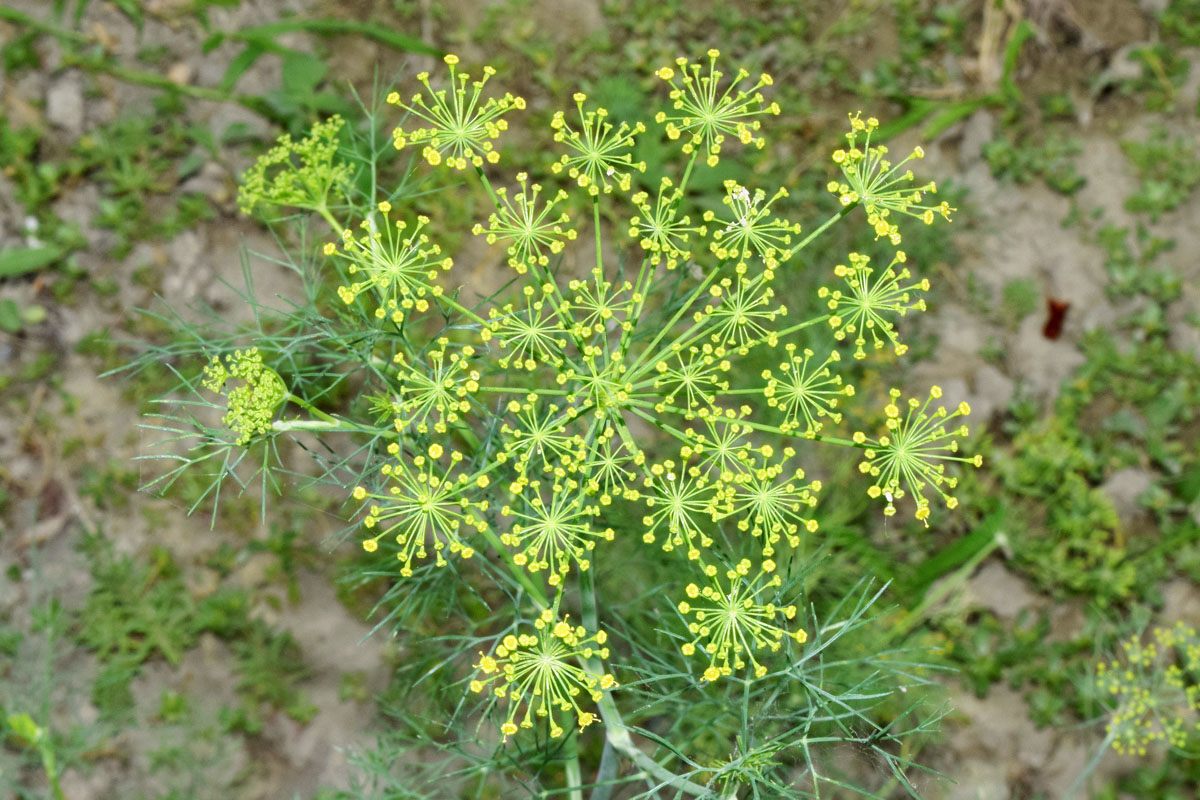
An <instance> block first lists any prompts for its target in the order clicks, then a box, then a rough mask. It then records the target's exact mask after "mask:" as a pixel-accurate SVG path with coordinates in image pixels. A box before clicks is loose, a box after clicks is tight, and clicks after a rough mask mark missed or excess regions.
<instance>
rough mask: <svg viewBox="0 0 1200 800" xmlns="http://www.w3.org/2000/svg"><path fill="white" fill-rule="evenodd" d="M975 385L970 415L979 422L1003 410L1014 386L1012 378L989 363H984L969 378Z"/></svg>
mask: <svg viewBox="0 0 1200 800" xmlns="http://www.w3.org/2000/svg"><path fill="white" fill-rule="evenodd" d="M971 383H972V385H973V386H974V387H975V391H974V393H973V394H972V395H971V400H970V402H971V410H972V411H973V412H974V413H973V414H972V416H974V417H975V418H976V419H978V420H979V421H980V422H984V421H987V420H989V419H991V417H992V415H994V414H996V413H997V412H1003V411H1004V409H1006V408H1008V404H1009V403H1010V402H1012V398H1013V393H1014V392H1015V391H1016V386H1015V384H1014V383H1013V381H1012V379H1011V378H1009V377H1008V376H1007V375H1005V374H1004V373H1003V372H1001V371H1000V370H998V369H996V368H995V367H993V366H992V365H991V364H984V365H983V366H982V367H980V368H979V369H977V370H975V375H974V377H973V378H972V380H971Z"/></svg>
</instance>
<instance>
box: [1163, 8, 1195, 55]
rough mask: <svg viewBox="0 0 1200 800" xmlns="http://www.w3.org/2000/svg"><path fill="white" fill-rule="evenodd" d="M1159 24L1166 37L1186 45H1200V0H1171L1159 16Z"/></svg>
mask: <svg viewBox="0 0 1200 800" xmlns="http://www.w3.org/2000/svg"><path fill="white" fill-rule="evenodd" d="M1159 24H1160V25H1161V31H1162V35H1163V37H1164V38H1169V39H1173V40H1175V41H1177V42H1178V43H1179V44H1181V45H1183V46H1185V47H1197V46H1200V2H1197V0H1171V3H1170V5H1168V6H1167V8H1166V9H1165V10H1164V11H1163V12H1162V15H1161V16H1160V17H1159Z"/></svg>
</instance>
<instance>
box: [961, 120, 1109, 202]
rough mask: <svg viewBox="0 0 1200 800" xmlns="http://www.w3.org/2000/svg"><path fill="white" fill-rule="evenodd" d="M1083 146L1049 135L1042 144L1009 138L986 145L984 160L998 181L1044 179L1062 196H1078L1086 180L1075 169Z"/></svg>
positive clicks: (1021, 181)
mask: <svg viewBox="0 0 1200 800" xmlns="http://www.w3.org/2000/svg"><path fill="white" fill-rule="evenodd" d="M1078 154H1079V143H1078V142H1075V141H1074V140H1071V139H1065V138H1059V137H1056V136H1049V137H1047V138H1046V139H1045V141H1043V142H1042V143H1041V144H1034V143H1032V142H1031V141H1028V140H1026V139H1018V138H1016V137H1013V136H1010V135H1005V136H1002V137H1001V138H998V139H993V140H992V141H990V142H988V143H986V144H984V146H983V157H984V159H986V160H987V163H988V166H989V167H991V170H992V174H993V175H995V176H996V177H997V178H1007V179H1009V180H1012V181H1014V182H1016V183H1027V182H1029V181H1030V180H1032V179H1033V178H1035V177H1040V178H1041V179H1042V180H1044V181H1045V182H1046V185H1047V186H1049V187H1050V188H1051V189H1053V190H1055V191H1056V192H1060V193H1062V194H1074V193H1075V192H1077V191H1079V190H1080V189H1081V188H1083V185H1084V183H1086V179H1085V178H1084V177H1083V176H1082V175H1080V174H1079V172H1078V171H1077V170H1076V169H1075V160H1074V157H1075V156H1076V155H1078Z"/></svg>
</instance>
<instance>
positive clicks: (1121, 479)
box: [1100, 467, 1154, 527]
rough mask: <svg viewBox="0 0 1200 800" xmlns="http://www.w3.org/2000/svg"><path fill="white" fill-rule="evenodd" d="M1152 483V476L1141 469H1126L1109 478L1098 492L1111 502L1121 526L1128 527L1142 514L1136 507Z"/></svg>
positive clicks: (1138, 507) (1139, 507) (1139, 508)
mask: <svg viewBox="0 0 1200 800" xmlns="http://www.w3.org/2000/svg"><path fill="white" fill-rule="evenodd" d="M1153 482H1154V476H1153V475H1152V474H1151V473H1150V472H1147V471H1146V470H1144V469H1142V468H1141V467H1126V468H1125V469H1122V470H1118V471H1116V472H1114V473H1113V474H1112V475H1110V476H1109V478H1108V480H1106V481H1105V482H1104V484H1103V485H1102V486H1101V487H1100V491H1102V492H1104V493H1105V494H1106V495H1108V498H1109V499H1110V500H1112V504H1113V508H1115V509H1116V511H1117V516H1118V517H1120V518H1121V524H1122V525H1123V526H1125V527H1129V526H1130V525H1131V524H1132V523H1133V522H1135V521H1136V520H1137V517H1138V516H1139V515H1140V514H1141V513H1142V509H1141V506H1139V505H1138V498H1139V497H1141V496H1142V495H1143V494H1144V493H1145V492H1146V490H1147V489H1149V488H1150V485H1151V484H1152V483H1153Z"/></svg>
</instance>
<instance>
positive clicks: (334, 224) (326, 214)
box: [313, 204, 346, 237]
mask: <svg viewBox="0 0 1200 800" xmlns="http://www.w3.org/2000/svg"><path fill="white" fill-rule="evenodd" d="M313 210H314V211H316V212H317V213H318V214H320V215H321V218H322V219H323V220H325V221H326V222H327V223H329V227H331V228H333V230H334V232H335V233H336V234H337V235H338V236H339V237H340V236H341V235H342V233H343V232H344V231H345V230H346V229H345V228H343V227H342V226H341V223H339V222H338V221H337V219H336V218H335V217H334V216H333V214H332V213H330V211H329V208H328V207H327V206H325V205H324V204H322V205H319V206H317V207H316V208H314V209H313Z"/></svg>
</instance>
